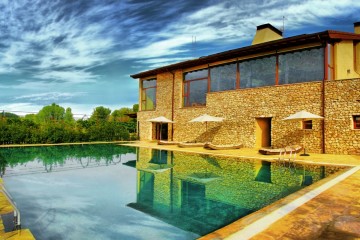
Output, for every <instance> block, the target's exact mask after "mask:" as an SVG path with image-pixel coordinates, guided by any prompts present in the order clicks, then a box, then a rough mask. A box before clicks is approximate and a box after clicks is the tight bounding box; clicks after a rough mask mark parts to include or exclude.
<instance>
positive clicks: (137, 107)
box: [132, 103, 139, 113]
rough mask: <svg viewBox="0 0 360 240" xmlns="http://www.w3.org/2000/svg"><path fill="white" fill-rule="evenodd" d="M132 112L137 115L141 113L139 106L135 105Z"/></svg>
mask: <svg viewBox="0 0 360 240" xmlns="http://www.w3.org/2000/svg"><path fill="white" fill-rule="evenodd" d="M132 110H133V112H135V113H137V112H138V111H139V104H137V103H136V104H134V105H133V108H132Z"/></svg>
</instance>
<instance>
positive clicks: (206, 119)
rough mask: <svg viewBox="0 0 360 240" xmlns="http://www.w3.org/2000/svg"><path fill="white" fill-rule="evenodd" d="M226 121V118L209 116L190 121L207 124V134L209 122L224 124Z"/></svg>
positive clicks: (205, 115) (204, 115)
mask: <svg viewBox="0 0 360 240" xmlns="http://www.w3.org/2000/svg"><path fill="white" fill-rule="evenodd" d="M223 120H224V118H221V117H213V116H210V115H207V114H203V115H201V116H199V117H197V118H194V119H192V120H190V122H201V123H205V133H206V132H207V123H208V122H222V121H223Z"/></svg>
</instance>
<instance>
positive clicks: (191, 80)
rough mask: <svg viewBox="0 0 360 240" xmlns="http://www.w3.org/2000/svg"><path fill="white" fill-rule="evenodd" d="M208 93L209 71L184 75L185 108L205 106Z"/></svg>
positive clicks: (203, 70)
mask: <svg viewBox="0 0 360 240" xmlns="http://www.w3.org/2000/svg"><path fill="white" fill-rule="evenodd" d="M207 91H208V69H202V70H198V71H193V72H187V73H185V74H184V91H183V100H184V102H183V105H184V107H191V106H204V105H205V104H206V93H207Z"/></svg>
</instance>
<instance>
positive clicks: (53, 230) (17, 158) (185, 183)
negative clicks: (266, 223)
mask: <svg viewBox="0 0 360 240" xmlns="http://www.w3.org/2000/svg"><path fill="white" fill-rule="evenodd" d="M0 154H1V156H2V157H1V159H5V161H4V160H3V163H2V165H3V166H4V165H5V172H4V175H3V178H4V182H5V186H6V188H7V190H8V191H9V192H10V194H11V195H12V197H13V198H14V200H15V201H16V203H17V205H18V208H19V209H20V212H21V219H22V228H30V230H31V231H32V233H33V234H34V236H35V237H36V239H134V240H135V239H136V240H137V239H159V240H160V239H195V238H197V237H200V236H202V235H205V234H207V233H209V232H212V231H214V230H216V229H218V228H220V227H222V226H225V225H227V224H229V223H231V222H233V221H234V220H236V219H239V218H241V217H243V216H246V215H248V214H249V213H252V212H254V211H256V210H258V209H261V208H263V207H264V206H267V205H269V204H271V203H272V202H274V201H276V200H278V199H281V198H283V197H284V196H287V195H288V194H290V193H293V192H295V191H297V190H299V189H301V188H303V187H306V186H307V185H310V184H311V183H313V182H316V181H318V180H320V179H322V178H324V177H326V176H328V175H329V174H331V173H333V172H336V171H337V170H338V169H335V168H333V167H324V166H314V165H311V166H306V165H299V164H296V165H295V164H284V163H270V162H266V161H255V160H246V159H243V160H241V159H236V158H229V157H216V158H215V157H211V156H208V155H204V154H187V153H181V152H170V151H165V150H155V149H148V148H133V147H127V146H117V145H113V144H105V145H76V146H75V145H73V146H56V147H26V148H3V149H0Z"/></svg>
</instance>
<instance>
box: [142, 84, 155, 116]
mask: <svg viewBox="0 0 360 240" xmlns="http://www.w3.org/2000/svg"><path fill="white" fill-rule="evenodd" d="M155 107H156V79H149V80H144V81H142V89H141V110H154V109H155Z"/></svg>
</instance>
